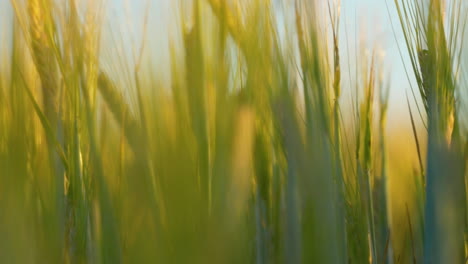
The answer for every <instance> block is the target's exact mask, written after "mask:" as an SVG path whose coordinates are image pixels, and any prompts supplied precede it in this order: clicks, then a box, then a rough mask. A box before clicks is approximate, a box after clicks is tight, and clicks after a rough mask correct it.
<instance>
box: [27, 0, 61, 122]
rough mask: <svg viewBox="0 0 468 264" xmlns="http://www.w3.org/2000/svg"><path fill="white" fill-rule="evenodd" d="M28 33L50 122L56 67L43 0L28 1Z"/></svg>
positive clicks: (54, 110)
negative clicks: (47, 30) (48, 35)
mask: <svg viewBox="0 0 468 264" xmlns="http://www.w3.org/2000/svg"><path fill="white" fill-rule="evenodd" d="M27 9H28V15H29V17H30V21H29V34H30V40H31V51H32V58H33V61H34V65H35V67H36V71H37V73H38V74H39V78H40V80H41V89H42V98H43V99H42V101H43V107H44V112H45V115H46V117H47V119H48V120H49V122H51V124H53V123H55V122H56V120H57V109H58V108H57V104H58V102H57V100H58V92H57V90H58V89H57V69H56V62H55V57H54V54H53V48H52V43H50V41H49V38H48V37H47V32H46V26H47V25H46V21H47V20H48V19H47V13H46V6H45V5H44V2H43V1H40V0H29V1H28V8H27Z"/></svg>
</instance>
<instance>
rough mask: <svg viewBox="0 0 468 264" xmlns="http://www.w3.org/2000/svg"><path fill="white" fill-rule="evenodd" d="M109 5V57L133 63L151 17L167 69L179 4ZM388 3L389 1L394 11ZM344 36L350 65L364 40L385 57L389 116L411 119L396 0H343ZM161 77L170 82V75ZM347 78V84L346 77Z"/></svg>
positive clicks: (155, 50)
mask: <svg viewBox="0 0 468 264" xmlns="http://www.w3.org/2000/svg"><path fill="white" fill-rule="evenodd" d="M57 1H62V0H57ZM63 1H65V0H63ZM80 1H89V0H80ZM91 1H92V0H91ZM106 1H107V2H106V4H105V7H106V10H107V14H106V17H105V26H104V31H103V32H104V35H105V37H107V38H109V39H111V40H113V41H117V43H119V42H120V43H122V45H118V46H119V47H120V48H122V49H124V51H122V50H115V48H117V47H114V49H113V48H109V49H104V50H103V56H105V57H107V58H111V59H110V61H112V58H115V55H116V54H122V53H126V54H128V55H129V56H128V60H129V61H132V60H133V58H134V57H136V55H135V54H137V53H138V48H139V47H140V46H141V45H140V43H141V39H142V36H143V34H142V33H143V28H144V24H145V15H146V14H149V16H148V24H147V25H148V26H147V29H146V30H147V36H148V41H149V43H150V44H149V45H150V46H151V47H150V49H148V50H150V51H151V52H150V53H149V54H147V55H148V56H151V59H152V60H154V61H156V64H155V65H153V66H154V67H155V70H156V71H158V68H167V67H166V66H165V65H167V61H168V60H169V43H170V41H169V39H170V37H172V36H171V35H170V32H171V29H170V28H171V26H174V25H175V24H176V21H175V20H176V14H177V12H176V10H175V8H174V3H175V2H176V1H175V0H106ZM275 1H280V0H275ZM284 1H291V0H284ZM320 1H321V0H320ZM324 1H325V0H324ZM331 1H333V0H331ZM335 1H336V0H335ZM386 1H388V9H387V5H386ZM9 6H10V1H8V0H0V37H2V39H8V37H5V35H6V36H8V34H9V33H8V32H9V27H8V26H5V25H8V21H9V19H11V16H12V12H11V8H10V7H9ZM392 23H393V27H392ZM116 29H118V31H116ZM340 33H341V34H340V39H341V46H342V47H341V51H342V53H345V54H344V55H343V56H342V61H343V60H344V61H345V62H346V60H347V59H348V58H347V57H346V53H347V52H346V50H347V49H350V53H351V54H354V53H355V52H353V49H354V48H355V45H354V43H359V42H360V41H361V40H362V39H363V38H365V39H367V41H366V46H367V48H368V50H369V53H371V52H372V50H375V51H376V52H377V54H379V56H380V57H382V58H383V60H384V62H383V65H385V69H384V71H385V72H386V78H387V79H388V81H390V82H391V90H390V109H389V117H390V118H391V117H397V118H399V117H401V116H405V115H407V106H406V93H407V92H409V87H410V85H409V83H410V81H411V82H413V83H414V78H413V77H412V75H411V74H410V80H408V78H407V76H406V74H405V70H404V66H403V65H404V64H403V63H405V65H406V66H407V67H410V66H409V60H408V57H407V54H406V48H405V46H404V39H403V36H402V33H401V29H400V24H399V21H398V18H397V15H396V9H395V6H394V3H393V0H341V27H340ZM397 41H398V42H397ZM346 43H348V45H349V47H348V46H347V45H346ZM397 43H399V45H400V48H401V51H402V54H403V56H400V53H399V50H398V45H397ZM343 51H345V52H343ZM402 58H403V59H402ZM158 62H166V63H158ZM159 77H161V78H164V76H159ZM343 79H344V80H346V76H345V77H344V78H343ZM407 121H408V122H409V120H407ZM408 122H407V123H408Z"/></svg>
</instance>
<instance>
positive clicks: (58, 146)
mask: <svg viewBox="0 0 468 264" xmlns="http://www.w3.org/2000/svg"><path fill="white" fill-rule="evenodd" d="M91 2H92V1H91ZM97 2H99V1H97ZM286 2H287V1H286ZM318 2H319V1H317V3H314V4H310V3H308V4H307V3H306V1H304V2H302V1H296V2H295V5H291V6H287V7H285V10H282V11H278V10H276V9H275V7H274V4H273V3H272V2H270V1H266V0H257V1H250V2H249V3H247V2H242V5H244V6H243V8H242V9H240V8H237V6H236V4H233V3H231V2H230V1H224V0H194V1H193V4H192V5H191V7H190V11H189V13H190V17H191V19H190V21H186V19H187V18H185V17H183V18H182V19H181V20H182V21H181V23H180V26H179V27H180V28H178V31H177V32H174V35H177V37H174V38H173V39H171V43H172V45H171V54H170V55H171V60H170V62H153V61H150V64H152V63H158V65H159V64H161V66H162V67H165V68H167V69H169V70H168V72H170V82H168V83H164V82H161V81H160V80H157V79H155V78H154V75H153V72H152V69H151V66H145V64H144V62H143V61H142V57H144V56H143V50H141V51H140V52H141V54H140V56H139V59H137V61H136V62H135V64H131V63H126V62H125V60H124V58H123V57H119V58H118V59H117V60H119V63H121V64H122V65H123V67H124V69H121V70H117V68H118V67H115V68H114V67H112V66H113V65H111V66H110V67H105V65H108V64H112V63H109V61H105V60H104V59H103V56H102V55H101V51H102V50H103V49H106V48H107V47H108V46H110V45H117V44H115V43H108V42H107V41H104V40H102V34H101V30H102V25H100V24H99V23H98V22H97V21H99V20H98V19H97V18H98V17H99V16H100V15H102V14H101V11H100V10H101V9H100V8H99V4H98V3H94V4H92V3H91V4H89V6H88V7H87V8H84V9H82V8H80V3H79V1H75V0H68V1H63V2H62V1H52V0H25V1H11V3H12V6H13V8H14V11H15V17H14V20H13V21H12V35H11V38H8V41H10V42H11V45H10V46H11V48H12V49H11V52H9V53H8V58H9V59H8V60H6V61H5V62H4V65H5V66H4V67H1V68H0V193H1V195H0V209H1V210H0V235H1V236H2V237H3V238H4V239H2V240H1V241H0V262H2V263H152V262H162V263H254V262H255V263H399V262H400V261H407V260H409V259H410V258H409V257H408V256H410V255H412V256H414V259H417V261H418V262H419V261H421V258H422V257H421V256H419V255H420V254H419V253H417V252H416V251H417V250H416V249H415V248H422V247H424V250H425V251H424V261H425V262H424V263H461V262H460V260H461V261H462V260H463V258H464V257H465V249H464V243H465V241H464V237H463V234H464V229H465V224H466V219H465V216H466V208H465V197H466V196H465V184H464V175H465V163H466V156H464V155H465V153H464V151H465V149H464V148H462V146H464V145H463V144H464V142H465V140H466V139H465V138H464V137H463V136H462V134H463V130H462V129H461V126H460V125H459V124H458V120H457V116H458V115H459V112H458V108H457V105H456V102H457V98H456V91H457V90H458V89H460V88H459V87H460V86H459V85H458V83H457V80H456V78H455V74H456V73H457V72H458V66H456V64H457V63H460V57H461V56H460V54H461V51H462V49H461V46H462V42H461V39H462V38H463V37H462V35H463V34H462V33H463V32H464V25H465V24H464V22H462V21H464V20H465V16H464V15H463V13H462V12H461V11H458V10H456V8H457V7H458V9H462V4H461V1H458V2H460V4H459V5H457V4H454V6H453V9H451V10H452V13H450V16H449V18H450V19H449V21H450V26H449V27H448V28H449V29H448V31H449V32H450V33H449V34H448V37H447V32H446V27H445V24H444V18H443V15H442V13H441V11H440V10H442V7H441V6H440V3H441V2H440V1H436V0H432V1H431V5H430V8H429V9H427V10H428V12H429V13H428V14H429V15H428V14H426V13H424V12H425V11H424V10H426V9H424V10H423V9H422V5H420V4H418V3H416V4H410V3H408V2H405V1H398V0H395V4H396V7H397V10H398V12H399V15H400V20H401V23H402V25H403V31H404V34H405V37H406V46H407V47H408V51H409V54H410V58H411V62H412V66H413V70H414V73H415V76H416V80H417V84H418V87H419V92H420V96H421V98H422V99H423V104H424V109H425V110H426V112H427V117H428V118H427V119H428V120H427V123H428V131H427V134H428V143H427V151H426V152H423V151H422V150H421V149H420V147H421V146H420V145H421V144H420V141H419V139H418V133H417V128H416V126H415V125H414V124H415V122H414V119H413V114H412V112H411V111H410V114H411V121H412V124H413V132H414V136H415V139H416V140H417V141H416V142H417V154H418V157H419V163H420V166H419V168H418V169H419V170H420V171H419V172H418V173H416V174H417V176H416V179H417V183H418V184H416V185H417V190H415V191H414V193H412V194H411V195H412V196H414V197H415V198H414V200H416V201H417V203H418V206H419V207H422V206H421V204H423V205H424V207H425V210H424V212H417V216H416V217H412V216H410V212H409V210H408V212H407V211H406V210H407V207H405V219H408V220H409V221H407V222H405V223H408V222H409V223H410V231H411V232H406V233H405V236H404V239H401V238H398V237H395V238H393V237H391V235H392V236H393V234H394V233H396V232H398V231H399V230H400V227H399V226H398V225H396V224H395V225H394V224H391V223H392V221H391V219H392V216H393V215H392V213H393V212H394V211H396V210H395V209H394V208H390V205H391V202H392V198H394V197H392V196H390V195H389V194H388V192H387V190H388V189H389V188H388V185H387V183H388V178H389V176H388V175H389V174H390V173H389V168H390V164H389V162H388V155H389V150H388V149H387V144H386V142H387V138H386V116H387V109H388V90H389V88H388V87H385V85H384V83H385V82H384V81H383V80H382V78H381V77H380V76H381V73H382V72H383V71H384V66H383V65H382V64H381V63H380V62H378V61H377V59H375V57H372V58H368V57H366V56H364V55H363V56H359V54H356V58H358V60H359V61H357V62H356V67H357V68H358V66H363V67H360V68H359V69H358V70H356V75H357V76H355V79H356V80H355V83H353V82H352V81H349V82H350V83H346V84H345V83H344V81H343V80H344V78H342V72H343V70H342V66H341V65H342V64H343V62H342V60H341V59H340V58H343V56H341V54H342V51H341V50H340V39H339V36H340V34H339V25H340V20H339V12H338V10H339V6H334V5H332V4H331V3H330V4H328V17H325V18H326V19H328V18H329V19H330V21H331V29H330V28H329V27H328V26H326V24H327V23H328V22H324V21H322V20H323V19H322V18H323V17H322V16H321V12H320V11H319V10H322V8H323V7H324V6H320V4H318ZM455 2H457V1H455ZM458 2H457V3H458ZM236 3H237V2H236ZM239 5H240V3H239ZM236 10H242V11H238V12H237V11H236ZM290 11H293V12H290ZM278 12H283V14H282V15H283V16H285V14H287V13H288V12H289V13H291V14H290V15H292V17H293V20H287V19H286V18H283V20H281V19H278V16H279V15H278ZM181 13H182V12H181ZM426 16H429V17H431V18H432V19H433V20H428V21H427V22H426ZM288 21H294V22H293V23H292V25H290V24H291V23H290V22H288ZM327 21H328V20H327ZM278 24H279V25H278ZM189 25H190V26H189ZM282 27H284V29H281V30H283V31H284V32H283V31H281V34H283V35H285V36H280V35H281V34H280V28H282ZM123 37H125V36H123ZM324 39H325V40H331V43H332V45H328V43H327V42H326V41H324ZM178 40H180V41H178ZM2 45H3V43H2ZM119 55H122V54H119ZM348 57H349V56H348ZM454 65H455V66H454ZM350 77H351V76H350ZM349 87H355V90H353V91H351V93H353V95H355V96H353V98H354V99H353V102H352V106H351V107H350V108H351V110H352V111H349V112H350V113H351V114H349V113H348V114H347V115H346V118H350V119H351V120H353V121H352V122H351V124H349V123H346V122H344V117H343V116H345V113H343V112H345V111H343V110H342V109H346V110H348V109H347V108H346V107H348V106H346V105H344V106H342V102H343V100H342V98H341V95H342V93H343V92H344V91H343V90H344V89H345V88H349ZM359 95H361V97H360V96H359ZM379 96H380V100H378V99H377V98H379ZM421 116H422V115H421ZM453 120H455V121H453ZM423 155H426V167H424V164H423V162H422V159H423V158H421V156H423ZM411 169H413V168H411ZM447 173H449V174H451V175H454V176H453V177H449V176H446V177H442V176H444V175H445V174H447ZM420 175H424V176H425V178H426V179H427V182H426V183H424V182H422V181H421V179H423V177H420ZM453 190H454V193H453V194H454V195H452V194H451V193H450V192H452V191H453ZM424 196H425V200H424V198H423V197H424ZM424 201H425V204H424ZM421 211H422V210H421ZM406 213H407V214H406ZM407 216H408V217H407ZM405 221H406V220H405ZM419 230H424V236H422V235H421V237H422V239H418V237H417V236H419V235H420V233H422V232H421V231H419ZM413 231H415V232H413ZM408 237H409V238H410V239H411V243H412V245H413V247H411V251H410V250H408V248H409V247H407V243H408V242H407V241H408V240H407V238H408ZM414 244H416V245H414ZM401 248H406V249H401ZM402 256H403V257H402ZM431 260H433V261H434V262H430V261H431Z"/></svg>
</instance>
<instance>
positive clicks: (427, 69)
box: [418, 49, 432, 111]
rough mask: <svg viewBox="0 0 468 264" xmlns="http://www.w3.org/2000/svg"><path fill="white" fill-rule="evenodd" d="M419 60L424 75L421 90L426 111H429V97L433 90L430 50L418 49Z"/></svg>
mask: <svg viewBox="0 0 468 264" xmlns="http://www.w3.org/2000/svg"><path fill="white" fill-rule="evenodd" d="M418 60H419V68H420V70H421V77H422V80H421V82H422V86H423V89H422V90H421V97H422V99H423V103H424V107H425V108H426V111H428V106H429V104H428V98H429V91H431V87H430V84H431V80H430V78H431V76H432V73H431V72H432V70H431V58H430V54H429V51H428V50H426V49H421V50H419V51H418Z"/></svg>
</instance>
